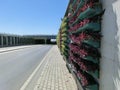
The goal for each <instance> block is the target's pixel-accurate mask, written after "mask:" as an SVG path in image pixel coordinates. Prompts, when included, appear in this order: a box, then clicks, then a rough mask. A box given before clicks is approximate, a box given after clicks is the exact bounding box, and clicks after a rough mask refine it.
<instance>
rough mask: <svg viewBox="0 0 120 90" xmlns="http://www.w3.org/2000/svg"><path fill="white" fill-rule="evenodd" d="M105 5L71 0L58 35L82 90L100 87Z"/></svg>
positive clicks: (83, 0)
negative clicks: (102, 27)
mask: <svg viewBox="0 0 120 90" xmlns="http://www.w3.org/2000/svg"><path fill="white" fill-rule="evenodd" d="M103 12H104V11H103V10H102V5H101V3H100V2H99V0H70V3H69V5H68V8H67V11H66V14H65V16H64V18H63V20H62V24H61V26H60V30H59V33H58V36H57V44H58V47H59V49H60V52H61V54H62V55H63V56H64V57H65V59H66V61H67V65H68V68H69V70H70V71H71V73H72V74H73V76H74V78H75V80H76V83H77V85H78V88H79V89H80V90H82V89H83V90H99V62H100V57H101V54H100V43H101V16H102V14H103Z"/></svg>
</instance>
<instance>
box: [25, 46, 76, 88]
mask: <svg viewBox="0 0 120 90" xmlns="http://www.w3.org/2000/svg"><path fill="white" fill-rule="evenodd" d="M44 62H45V65H44V66H43V67H42V68H43V69H42V71H41V72H40V73H39V79H38V80H37V82H35V87H34V89H30V88H29V89H27V88H26V89H25V90H77V86H76V83H75V80H74V79H73V77H72V75H71V74H70V73H69V71H68V69H67V68H66V64H65V61H64V60H63V58H62V56H61V55H60V53H59V50H58V48H57V46H53V47H52V49H51V50H50V51H49V52H48V54H47V55H46V57H45V58H44Z"/></svg>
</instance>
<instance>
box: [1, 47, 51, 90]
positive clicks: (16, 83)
mask: <svg viewBox="0 0 120 90" xmlns="http://www.w3.org/2000/svg"><path fill="white" fill-rule="evenodd" d="M51 47H52V46H49V45H37V46H31V47H28V48H24V49H19V50H14V51H9V52H3V53H0V90H20V88H21V86H22V85H23V84H24V82H25V81H26V80H27V79H28V77H29V76H30V75H31V74H32V72H33V71H34V70H35V68H36V67H37V66H38V64H39V63H40V62H41V60H42V59H43V57H44V56H45V55H46V54H47V52H48V51H49V50H50V48H51Z"/></svg>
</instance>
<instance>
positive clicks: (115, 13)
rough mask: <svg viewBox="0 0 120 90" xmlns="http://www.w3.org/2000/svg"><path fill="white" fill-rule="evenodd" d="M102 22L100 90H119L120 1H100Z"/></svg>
mask: <svg viewBox="0 0 120 90" xmlns="http://www.w3.org/2000/svg"><path fill="white" fill-rule="evenodd" d="M101 2H102V4H103V8H104V9H106V11H105V14H104V15H103V20H102V34H103V38H102V42H101V53H102V58H101V61H100V90H120V0H101Z"/></svg>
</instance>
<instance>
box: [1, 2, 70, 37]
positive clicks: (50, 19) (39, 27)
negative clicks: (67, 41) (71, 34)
mask: <svg viewBox="0 0 120 90" xmlns="http://www.w3.org/2000/svg"><path fill="white" fill-rule="evenodd" d="M68 2H69V0H0V33H11V34H19V35H25V34H57V33H58V29H59V27H60V24H61V18H63V16H64V14H65V11H66V8H67V5H68Z"/></svg>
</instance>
